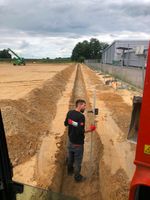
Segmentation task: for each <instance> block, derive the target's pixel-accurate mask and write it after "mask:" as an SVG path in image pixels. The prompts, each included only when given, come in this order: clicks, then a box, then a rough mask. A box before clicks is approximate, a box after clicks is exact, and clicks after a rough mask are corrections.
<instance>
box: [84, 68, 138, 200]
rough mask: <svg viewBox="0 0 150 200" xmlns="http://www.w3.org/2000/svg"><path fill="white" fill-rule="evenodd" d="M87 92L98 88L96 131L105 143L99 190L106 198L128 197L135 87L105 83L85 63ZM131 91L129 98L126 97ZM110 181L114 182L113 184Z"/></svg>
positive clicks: (132, 151) (110, 199)
mask: <svg viewBox="0 0 150 200" xmlns="http://www.w3.org/2000/svg"><path fill="white" fill-rule="evenodd" d="M83 72H84V77H85V78H86V80H87V81H86V87H87V91H88V94H89V95H88V96H90V97H91V98H90V100H91V101H92V93H93V90H96V94H97V95H96V96H97V99H96V105H97V107H98V108H99V109H100V115H99V116H97V118H96V120H97V127H98V129H97V131H98V133H99V137H100V139H101V142H102V145H103V151H102V152H101V154H102V157H101V159H100V165H99V174H100V190H101V194H102V199H104V200H107V199H108V200H120V199H121V200H127V199H128V191H129V182H130V180H131V178H132V176H133V172H134V170H135V166H134V165H133V161H134V154H135V145H134V144H131V143H129V142H128V141H127V139H126V138H127V134H128V128H129V124H130V118H131V111H132V108H131V102H132V97H133V95H134V94H135V91H127V90H124V89H123V90H115V89H113V88H112V87H110V86H106V85H104V83H103V81H102V77H101V76H99V75H96V74H95V73H94V72H93V71H92V70H90V69H88V70H87V68H86V67H85V66H84V67H83ZM127 94H128V97H127V98H124V97H125V95H127ZM110 183H111V184H110Z"/></svg>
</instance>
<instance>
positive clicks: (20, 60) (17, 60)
mask: <svg viewBox="0 0 150 200" xmlns="http://www.w3.org/2000/svg"><path fill="white" fill-rule="evenodd" d="M7 50H8V51H10V52H11V53H12V54H13V55H15V58H13V60H12V63H13V65H26V62H25V60H24V58H21V57H20V56H18V55H17V54H16V53H15V52H14V51H12V50H11V49H9V48H8V49H7Z"/></svg>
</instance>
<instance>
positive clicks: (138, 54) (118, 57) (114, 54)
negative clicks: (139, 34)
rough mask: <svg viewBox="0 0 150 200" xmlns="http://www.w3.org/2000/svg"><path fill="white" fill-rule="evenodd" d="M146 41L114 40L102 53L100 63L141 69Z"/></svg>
mask: <svg viewBox="0 0 150 200" xmlns="http://www.w3.org/2000/svg"><path fill="white" fill-rule="evenodd" d="M148 44H149V41H148V40H116V41H114V42H113V43H112V44H111V45H110V46H108V47H107V48H106V49H105V50H104V51H103V53H102V63H104V64H111V65H117V66H128V67H143V66H145V62H146V56H147V51H148Z"/></svg>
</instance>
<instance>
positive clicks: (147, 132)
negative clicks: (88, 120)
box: [128, 44, 150, 200]
mask: <svg viewBox="0 0 150 200" xmlns="http://www.w3.org/2000/svg"><path fill="white" fill-rule="evenodd" d="M149 102H150V44H149V51H148V57H147V67H146V75H145V83H144V89H143V97H142V98H141V97H138V96H136V97H134V99H133V111H132V117H131V124H130V128H129V133H128V140H130V141H131V142H134V143H137V145H136V155H135V161H134V164H135V165H136V170H135V173H134V176H133V178H132V181H131V186H130V193H129V200H149V199H150V105H149Z"/></svg>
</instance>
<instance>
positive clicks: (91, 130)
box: [85, 125, 96, 133]
mask: <svg viewBox="0 0 150 200" xmlns="http://www.w3.org/2000/svg"><path fill="white" fill-rule="evenodd" d="M95 130H96V126H95V125H91V126H90V128H89V129H88V130H86V131H85V133H89V132H93V131H95Z"/></svg>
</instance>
